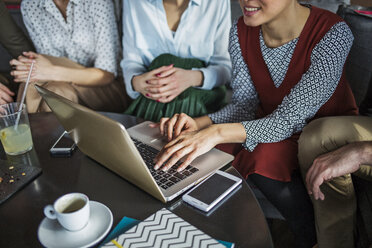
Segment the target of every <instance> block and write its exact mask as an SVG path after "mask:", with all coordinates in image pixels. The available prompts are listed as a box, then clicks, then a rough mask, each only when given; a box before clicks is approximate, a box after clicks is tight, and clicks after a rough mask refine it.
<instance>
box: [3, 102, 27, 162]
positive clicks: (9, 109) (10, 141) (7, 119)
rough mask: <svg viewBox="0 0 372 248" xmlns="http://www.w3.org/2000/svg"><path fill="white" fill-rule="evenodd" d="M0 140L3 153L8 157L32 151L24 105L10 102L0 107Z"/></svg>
mask: <svg viewBox="0 0 372 248" xmlns="http://www.w3.org/2000/svg"><path fill="white" fill-rule="evenodd" d="M21 106H22V108H21ZM17 119H18V123H17ZM0 139H1V143H2V144H3V147H4V150H5V152H6V153H7V154H9V155H18V154H22V153H25V152H28V151H30V150H31V149H32V137H31V131H30V123H29V121H28V115H27V109H26V105H25V104H22V105H21V103H19V102H12V103H8V104H3V105H0Z"/></svg>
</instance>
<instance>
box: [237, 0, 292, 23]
mask: <svg viewBox="0 0 372 248" xmlns="http://www.w3.org/2000/svg"><path fill="white" fill-rule="evenodd" d="M295 1H296V0H240V1H239V2H240V7H241V8H242V11H243V15H244V23H245V24H246V25H247V26H252V27H256V26H259V25H262V24H266V23H270V22H271V21H273V20H275V19H277V18H279V17H280V16H281V15H285V10H286V8H287V7H288V6H289V5H290V4H291V3H293V2H295Z"/></svg>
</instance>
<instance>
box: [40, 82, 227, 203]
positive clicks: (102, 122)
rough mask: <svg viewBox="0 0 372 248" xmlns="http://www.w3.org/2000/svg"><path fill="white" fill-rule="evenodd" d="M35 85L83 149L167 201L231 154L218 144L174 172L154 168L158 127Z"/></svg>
mask: <svg viewBox="0 0 372 248" xmlns="http://www.w3.org/2000/svg"><path fill="white" fill-rule="evenodd" d="M35 88H36V89H37V91H38V92H39V94H40V95H41V96H42V98H43V99H44V100H45V102H46V103H47V104H48V106H49V107H50V109H51V110H52V112H53V113H54V114H55V115H56V117H57V118H58V120H59V121H60V123H61V124H62V126H63V127H64V128H65V130H66V131H67V132H68V133H69V135H70V137H71V138H72V139H73V140H74V142H75V143H76V145H77V146H78V147H79V149H80V151H82V152H83V153H84V154H85V155H87V156H89V157H90V158H92V159H94V160H95V161H97V162H99V163H100V164H102V165H103V166H105V167H106V168H108V169H110V170H111V171H113V172H115V173H117V174H118V175H119V176H121V177H123V178H124V179H126V180H128V181H129V182H131V183H133V184H134V185H136V186H137V187H139V188H141V189H142V190H144V191H146V192H147V193H149V194H151V195H152V196H153V197H155V198H157V199H159V200H160V201H162V202H164V203H165V202H168V201H170V200H172V199H174V198H175V197H177V196H178V195H180V194H181V193H183V192H184V191H186V190H187V189H189V188H190V187H192V186H193V185H195V184H197V183H198V182H200V181H201V180H203V179H204V178H206V177H207V176H209V175H210V174H212V173H213V172H214V171H216V170H217V169H219V168H221V167H223V166H224V165H226V164H228V163H229V162H231V161H232V160H233V158H234V157H233V156H232V155H230V154H228V153H225V152H222V151H220V150H217V149H215V148H214V149H212V150H211V151H209V152H208V153H206V154H204V155H202V156H200V157H198V158H197V159H195V160H194V161H193V163H192V164H191V166H189V167H187V168H186V169H185V170H184V171H182V172H180V173H178V172H177V171H176V170H175V169H176V167H177V166H178V165H176V167H172V168H171V169H169V170H168V171H167V172H163V171H161V170H154V169H153V166H154V164H153V158H154V156H156V155H157V153H158V152H159V151H160V149H161V148H162V147H163V146H164V145H165V144H166V141H165V140H164V138H163V137H162V136H161V135H160V133H159V130H158V129H157V128H151V127H149V123H150V122H143V123H141V124H138V125H136V126H134V127H131V128H129V129H126V128H125V127H124V126H123V125H122V124H121V123H119V122H117V121H114V120H112V119H110V118H108V117H106V116H103V115H101V114H99V113H97V112H95V111H93V110H91V109H89V108H86V107H84V106H81V105H79V104H77V103H73V102H72V101H70V100H68V99H66V98H64V97H62V96H60V95H57V94H55V93H53V92H51V91H49V90H47V89H45V88H43V87H41V86H38V85H35Z"/></svg>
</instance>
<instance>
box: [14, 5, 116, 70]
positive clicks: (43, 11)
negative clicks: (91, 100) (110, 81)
mask: <svg viewBox="0 0 372 248" xmlns="http://www.w3.org/2000/svg"><path fill="white" fill-rule="evenodd" d="M21 11H22V15H23V21H24V23H25V25H26V28H27V30H28V32H29V34H30V37H31V39H32V41H33V43H34V45H35V48H36V51H37V52H38V53H42V54H48V55H51V56H55V57H67V58H69V59H71V60H73V61H75V62H77V63H79V64H81V65H83V66H85V67H96V68H99V69H102V70H105V71H108V72H111V73H114V74H115V76H116V75H117V70H118V62H119V59H120V58H119V55H120V53H121V51H120V43H119V35H118V29H117V23H116V19H115V14H114V6H113V3H112V0H70V1H69V3H68V6H67V10H66V19H65V18H64V17H63V16H62V14H61V12H60V11H59V10H58V8H57V6H56V5H55V4H54V2H53V1H52V0H23V1H22V4H21Z"/></svg>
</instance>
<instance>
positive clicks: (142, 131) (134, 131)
mask: <svg viewBox="0 0 372 248" xmlns="http://www.w3.org/2000/svg"><path fill="white" fill-rule="evenodd" d="M150 123H153V122H150V121H145V122H142V123H140V124H138V125H136V126H134V127H131V128H129V129H127V131H128V133H129V135H130V136H131V137H132V138H135V139H138V140H140V141H142V142H144V143H146V144H148V145H150V146H152V147H154V148H156V149H158V150H160V149H161V148H163V146H164V145H165V144H167V139H166V137H164V136H162V135H161V134H160V132H159V128H152V127H150V126H149V124H150Z"/></svg>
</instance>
